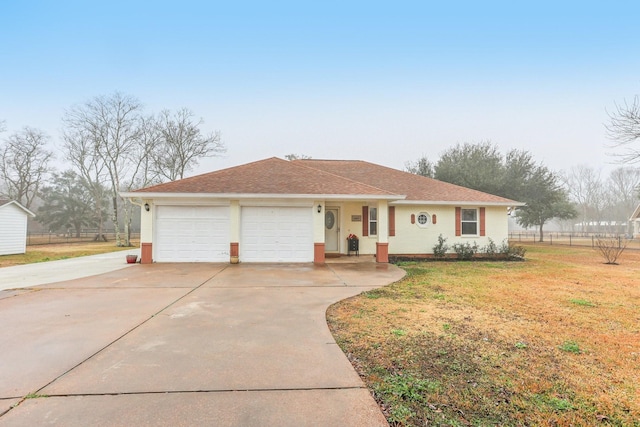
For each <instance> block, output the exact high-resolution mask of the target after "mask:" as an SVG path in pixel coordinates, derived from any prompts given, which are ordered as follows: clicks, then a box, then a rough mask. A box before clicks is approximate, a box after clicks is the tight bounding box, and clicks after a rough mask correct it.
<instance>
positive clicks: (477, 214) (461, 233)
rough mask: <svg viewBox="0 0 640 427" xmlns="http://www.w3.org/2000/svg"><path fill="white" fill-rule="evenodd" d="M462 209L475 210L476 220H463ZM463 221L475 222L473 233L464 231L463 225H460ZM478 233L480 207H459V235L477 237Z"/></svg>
mask: <svg viewBox="0 0 640 427" xmlns="http://www.w3.org/2000/svg"><path fill="white" fill-rule="evenodd" d="M464 211H475V212H476V220H475V221H465V220H464ZM464 223H475V224H476V232H475V233H474V234H471V233H465V232H464V227H463V226H462V225H463V224H464ZM479 235H480V209H478V208H461V210H460V236H461V237H478V236H479Z"/></svg>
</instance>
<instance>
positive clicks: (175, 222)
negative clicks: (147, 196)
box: [154, 206, 230, 262]
mask: <svg viewBox="0 0 640 427" xmlns="http://www.w3.org/2000/svg"><path fill="white" fill-rule="evenodd" d="M154 228H155V230H156V236H155V237H156V239H155V244H154V251H155V256H154V258H155V260H156V261H158V262H227V261H229V241H230V239H229V208H228V207H225V206H159V207H158V210H157V213H156V222H155V227H154Z"/></svg>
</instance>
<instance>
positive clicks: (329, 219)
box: [324, 211, 336, 230]
mask: <svg viewBox="0 0 640 427" xmlns="http://www.w3.org/2000/svg"><path fill="white" fill-rule="evenodd" d="M335 223H336V216H335V215H334V214H333V212H331V211H327V213H325V214H324V226H325V227H327V229H329V230H331V229H332V228H333V226H334V225H335Z"/></svg>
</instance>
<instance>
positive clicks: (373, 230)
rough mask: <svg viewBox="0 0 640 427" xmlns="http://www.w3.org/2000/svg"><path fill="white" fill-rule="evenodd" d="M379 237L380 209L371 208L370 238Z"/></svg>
mask: <svg viewBox="0 0 640 427" xmlns="http://www.w3.org/2000/svg"><path fill="white" fill-rule="evenodd" d="M377 235H378V208H373V207H369V236H377Z"/></svg>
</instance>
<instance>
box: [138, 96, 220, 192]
mask: <svg viewBox="0 0 640 427" xmlns="http://www.w3.org/2000/svg"><path fill="white" fill-rule="evenodd" d="M203 123H204V121H203V120H202V119H195V117H194V114H193V113H192V112H191V110H189V109H187V108H183V109H181V110H178V111H176V112H175V113H173V114H172V113H171V112H170V111H169V110H163V111H162V112H160V114H159V115H158V118H157V119H156V125H157V128H158V131H159V136H160V148H159V149H155V150H153V151H152V152H151V154H152V155H153V162H154V163H155V170H156V173H157V175H158V176H160V177H162V178H165V179H168V180H170V181H174V180H176V179H182V178H184V175H185V173H186V172H188V171H189V170H191V169H192V168H193V167H194V166H196V165H197V164H198V160H199V159H200V158H202V157H214V156H216V155H219V154H221V153H224V152H225V147H224V144H223V142H222V141H221V138H220V132H218V131H216V132H213V133H210V134H208V135H204V134H203V133H202V132H201V131H200V126H201V125H202V124H203Z"/></svg>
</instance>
